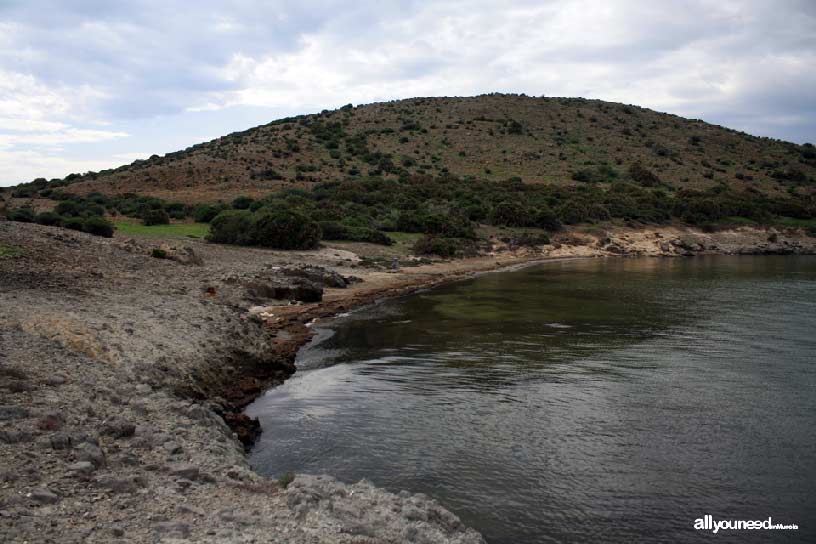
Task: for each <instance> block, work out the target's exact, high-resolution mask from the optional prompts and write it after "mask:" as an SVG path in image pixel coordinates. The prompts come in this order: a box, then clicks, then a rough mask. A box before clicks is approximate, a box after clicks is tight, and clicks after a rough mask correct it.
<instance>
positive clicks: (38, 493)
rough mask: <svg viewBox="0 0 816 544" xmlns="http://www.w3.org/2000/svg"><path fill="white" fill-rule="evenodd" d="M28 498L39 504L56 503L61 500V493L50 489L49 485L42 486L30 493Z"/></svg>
mask: <svg viewBox="0 0 816 544" xmlns="http://www.w3.org/2000/svg"><path fill="white" fill-rule="evenodd" d="M28 498H30V499H31V500H33V501H34V502H36V503H38V504H56V503H58V502H59V500H60V498H59V495H57V494H56V493H54V492H53V491H51V490H50V489H48V488H47V487H40V488H38V489H35V490H33V491H32V492H31V493H29V494H28Z"/></svg>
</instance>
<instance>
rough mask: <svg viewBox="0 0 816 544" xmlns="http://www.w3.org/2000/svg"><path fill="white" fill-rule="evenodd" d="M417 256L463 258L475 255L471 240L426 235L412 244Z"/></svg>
mask: <svg viewBox="0 0 816 544" xmlns="http://www.w3.org/2000/svg"><path fill="white" fill-rule="evenodd" d="M413 251H414V253H416V254H417V255H438V256H440V257H457V256H460V257H463V256H468V255H473V254H475V253H476V248H475V245H474V243H473V241H472V240H467V239H463V238H445V237H441V236H433V235H430V234H426V235H425V236H423V237H422V238H420V239H419V240H417V241H416V243H414V247H413Z"/></svg>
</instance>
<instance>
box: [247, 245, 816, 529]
mask: <svg viewBox="0 0 816 544" xmlns="http://www.w3.org/2000/svg"><path fill="white" fill-rule="evenodd" d="M814 356H816V259H814V258H809V257H710V258H709V257H699V258H692V259H608V260H589V261H568V262H554V263H548V264H546V265H542V266H539V267H536V268H529V269H525V270H522V271H517V272H509V273H501V274H489V275H485V276H481V277H479V278H476V279H473V280H469V281H465V282H459V283H456V284H452V285H448V286H444V287H441V288H436V289H433V290H430V291H427V292H424V293H420V294H418V295H414V296H410V297H406V298H403V299H398V300H394V301H390V302H387V303H384V304H380V305H377V306H375V307H373V308H367V309H365V310H363V311H360V312H356V313H354V314H352V315H351V316H349V317H346V318H344V319H339V320H335V321H334V322H333V323H332V325H331V327H330V328H325V329H322V330H321V331H320V335H319V337H318V339H317V340H316V341H315V342H313V343H312V345H310V346H309V347H308V348H306V349H304V350H302V352H301V354H300V356H299V360H298V366H299V370H298V372H297V373H296V374H295V376H294V377H293V378H291V379H290V380H289V381H287V382H286V383H285V384H284V385H282V386H280V387H277V388H275V389H273V390H271V391H269V392H268V393H267V394H266V395H264V396H263V397H262V398H260V399H259V400H258V401H257V402H256V403H255V404H253V405H252V406H251V407H250V408H249V409H248V412H249V413H250V414H251V415H253V416H255V415H257V416H259V417H260V419H261V422H262V425H263V428H264V433H263V435H262V437H261V439H260V441H259V443H258V445H257V446H256V447H255V449H254V450H253V452H252V455H251V461H252V463H253V464H254V465H255V467H256V468H257V470H259V471H260V472H262V473H265V474H269V475H271V476H280V475H281V474H283V473H285V472H286V471H290V470H291V471H295V472H306V473H329V474H332V475H335V476H337V477H338V478H340V479H342V480H345V481H356V480H358V479H360V478H367V479H369V480H371V481H373V482H374V483H375V484H377V485H380V486H383V487H386V488H388V489H391V490H394V491H397V490H401V489H408V490H410V491H413V492H423V493H426V494H428V495H430V496H432V497H434V498H436V499H438V500H439V501H440V502H441V503H442V504H444V505H445V506H446V507H448V508H449V509H451V510H452V511H454V512H456V513H457V514H458V515H459V516H460V517H461V518H462V519H463V521H464V522H465V523H467V524H468V525H470V526H473V527H474V528H476V529H478V530H480V531H481V532H482V533H483V534H484V535H485V536H486V538H487V540H488V541H489V542H492V543H508V544H511V543H512V544H518V543H533V542H536V543H537V542H595V541H602V542H621V543H623V542H633V541H649V542H696V541H699V540H701V539H702V538H703V537H707V538H712V539H716V540H718V541H725V542H737V541H739V542H743V541H750V540H760V539H761V540H763V541H784V542H794V541H801V542H807V541H811V542H812V541H816V532H814V523H813V522H814V521H816V366H815V365H814ZM705 514H711V515H713V516H714V518H715V519H766V518H767V517H768V516H772V517H773V519H774V521H775V522H776V521H778V522H788V523H798V524H799V526H800V530H799V531H798V532H789V531H786V532H780V531H774V532H770V531H756V532H737V533H735V532H731V533H727V534H723V533H719V534H717V535H711V534H701V533H700V532H698V531H695V530H694V529H693V523H694V520H695V519H696V518H700V517H702V516H703V515H705Z"/></svg>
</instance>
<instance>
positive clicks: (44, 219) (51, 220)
mask: <svg viewBox="0 0 816 544" xmlns="http://www.w3.org/2000/svg"><path fill="white" fill-rule="evenodd" d="M35 221H36V222H37V223H39V224H40V225H45V226H46V227H58V226H60V225H61V224H62V217H60V216H59V215H57V214H56V213H54V212H42V213H40V214H37V217H36V219H35Z"/></svg>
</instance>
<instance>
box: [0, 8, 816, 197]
mask: <svg viewBox="0 0 816 544" xmlns="http://www.w3.org/2000/svg"><path fill="white" fill-rule="evenodd" d="M493 91H501V92H518V93H526V94H528V95H532V96H540V95H547V96H584V97H589V98H600V99H604V100H612V101H618V102H626V103H633V104H638V105H642V106H646V107H650V108H653V109H657V110H661V111H668V112H672V113H677V114H679V115H683V116H687V117H693V118H702V119H704V120H706V121H709V122H714V123H717V124H722V125H726V126H729V127H732V128H736V129H739V130H744V131H747V132H750V133H753V134H758V135H763V136H772V137H776V138H783V139H787V140H792V141H796V142H800V143H802V142H805V141H815V140H816V1H814V0H776V1H762V0H713V1H709V0H677V1H668V0H664V1H655V0H648V1H640V0H563V1H548V0H538V1H526V0H519V1H515V0H508V1H504V2H496V1H489V2H488V1H485V2H482V1H457V0H452V1H448V0H433V1H426V2H420V1H411V0H401V1H394V2H390V1H387V0H377V1H370V2H368V1H362V0H359V1H355V2H339V1H324V2H312V1H309V0H298V1H293V2H290V1H273V0H268V1H252V0H233V1H220V2H215V1H210V0H198V1H197V2H195V3H192V2H181V1H175V0H161V1H153V0H144V1H129V2H111V1H110V0H73V1H72V0H23V1H14V0H0V185H11V184H14V183H18V182H21V181H30V180H31V179H33V178H35V177H40V176H42V177H48V178H51V177H63V176H65V175H66V174H68V173H71V172H86V171H88V170H99V169H102V168H108V167H112V166H118V165H120V164H123V163H126V162H131V161H133V160H134V159H137V158H145V157H147V156H149V155H151V154H153V153H157V154H163V153H166V152H169V151H175V150H178V149H182V148H185V147H187V146H189V145H191V144H194V143H197V142H201V141H205V140H209V139H212V138H215V137H217V136H221V135H223V134H226V133H228V132H232V131H235V130H242V129H245V128H248V127H250V126H255V125H258V124H262V123H266V122H269V121H271V120H273V119H276V118H279V117H282V116H287V115H292V114H298V113H310V112H315V111H320V110H322V109H324V108H334V107H338V106H341V105H343V104H346V103H348V102H352V103H354V104H360V103H366V102H373V101H380V100H388V99H393V98H407V97H412V96H442V95H448V96H452V95H475V94H480V93H486V92H493Z"/></svg>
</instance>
